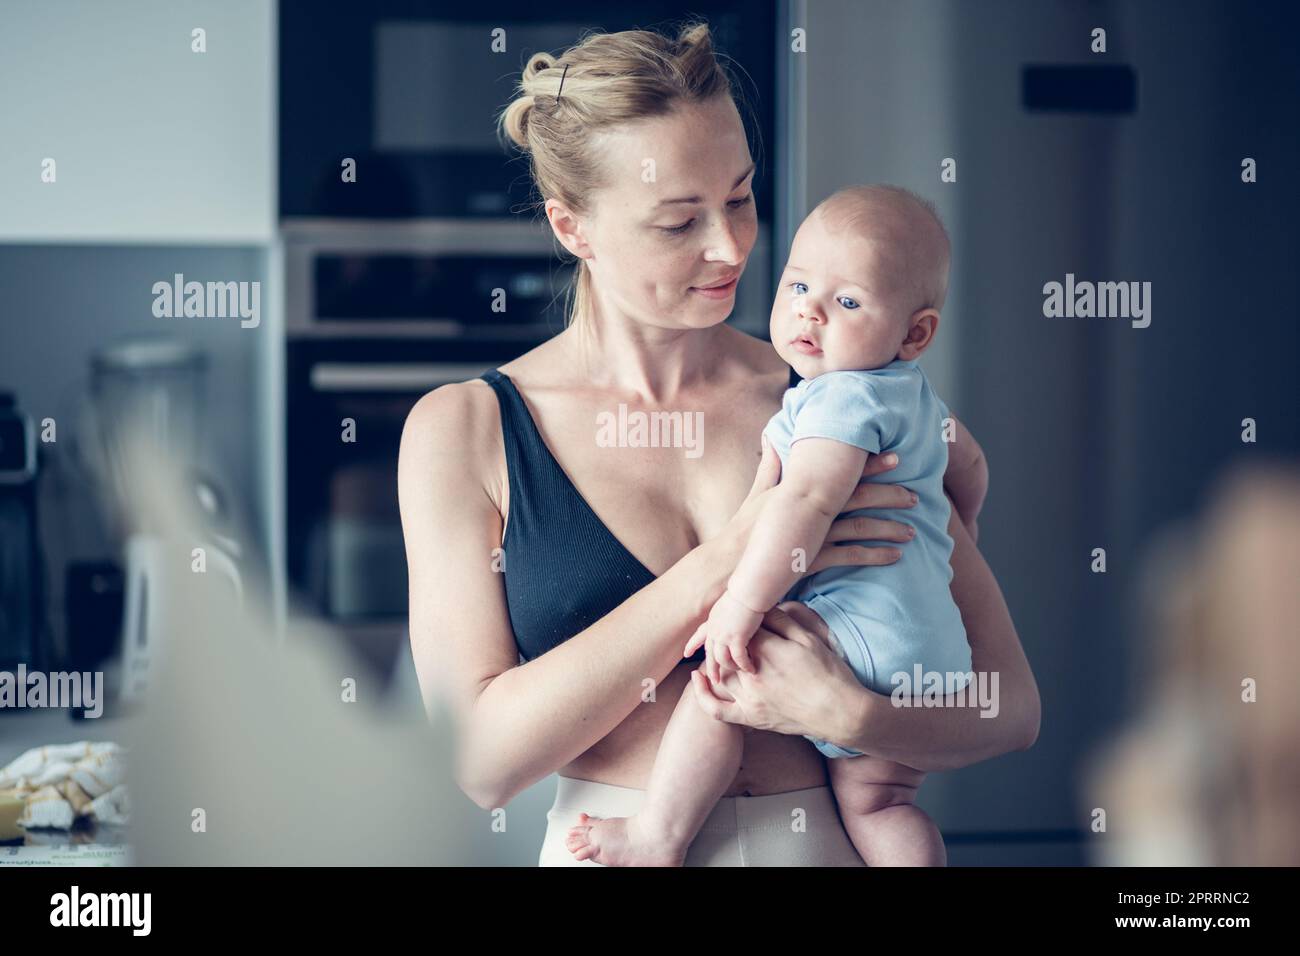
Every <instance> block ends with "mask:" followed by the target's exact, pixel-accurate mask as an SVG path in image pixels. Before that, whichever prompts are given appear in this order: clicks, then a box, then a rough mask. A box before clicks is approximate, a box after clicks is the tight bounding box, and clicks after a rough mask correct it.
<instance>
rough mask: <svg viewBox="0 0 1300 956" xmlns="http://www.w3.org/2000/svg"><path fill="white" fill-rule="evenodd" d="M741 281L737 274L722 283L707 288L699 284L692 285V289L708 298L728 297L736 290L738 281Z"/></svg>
mask: <svg viewBox="0 0 1300 956" xmlns="http://www.w3.org/2000/svg"><path fill="white" fill-rule="evenodd" d="M739 281H740V276H738V275H736V276H732V277H731V279H730V281H728V282H726V283H724V284H722V285H715V286H710V287H708V288H706V289H702V288H700V287H699V286H691V291H692V292H694V293H696V294H697V295H702V296H704V297H705V298H706V299H726V298H729V297H730V296H731V294H732V293H733V292H735V291H736V283H737V282H739Z"/></svg>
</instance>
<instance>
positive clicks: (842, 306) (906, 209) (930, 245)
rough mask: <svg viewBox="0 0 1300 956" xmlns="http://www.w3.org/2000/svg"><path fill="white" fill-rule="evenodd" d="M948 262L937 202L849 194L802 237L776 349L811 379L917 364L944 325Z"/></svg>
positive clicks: (856, 190)
mask: <svg viewBox="0 0 1300 956" xmlns="http://www.w3.org/2000/svg"><path fill="white" fill-rule="evenodd" d="M948 256H949V242H948V233H947V230H945V229H944V227H943V223H942V222H941V221H940V220H939V216H938V215H937V214H936V213H935V211H934V207H933V206H932V205H931V204H930V203H928V202H926V201H925V200H923V199H921V198H920V197H918V196H916V195H915V194H913V193H911V192H908V191H907V190H905V189H901V188H899V187H897V186H850V187H848V188H845V189H841V190H840V191H839V192H837V193H835V194H834V195H833V196H831V197H830V198H829V199H826V200H825V201H824V202H822V204H821V205H819V206H818V207H817V208H816V209H814V210H813V211H812V212H811V213H810V214H809V216H808V218H807V219H805V220H804V221H803V224H802V225H801V226H800V227H799V231H798V232H797V233H796V234H795V237H794V243H793V244H792V245H791V247H790V259H789V261H787V262H786V265H785V272H784V273H782V275H781V285H780V288H779V289H777V294H776V301H775V302H774V303H773V304H772V321H771V329H770V331H771V336H772V344H773V345H774V346H776V350H777V352H778V353H779V354H780V355H781V357H782V358H783V359H785V360H786V362H787V363H788V364H790V365H791V366H793V367H794V370H795V371H796V372H798V373H799V375H800V376H801V377H802V378H814V377H816V376H817V375H820V374H821V373H822V372H834V371H842V370H846V369H859V370H867V369H874V368H883V367H884V366H886V365H888V364H889V363H890V362H892V361H893V360H894V359H896V358H901V359H914V358H916V357H917V356H919V355H920V354H921V353H922V352H924V351H925V350H926V348H928V347H929V345H930V342H931V341H933V339H934V334H935V332H936V330H937V329H938V327H939V310H940V309H942V308H943V303H944V298H945V297H946V296H947V294H948Z"/></svg>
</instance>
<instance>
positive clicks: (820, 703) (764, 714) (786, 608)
mask: <svg viewBox="0 0 1300 956" xmlns="http://www.w3.org/2000/svg"><path fill="white" fill-rule="evenodd" d="M825 633H826V627H825V625H824V624H823V623H822V621H821V619H820V618H819V617H818V616H817V615H816V614H815V613H813V612H812V611H810V610H809V609H808V608H807V607H806V606H805V605H803V604H799V603H798V602H795V601H786V602H784V603H782V604H778V605H777V606H776V607H775V608H773V609H772V610H770V611H768V612H767V614H766V615H765V616H764V618H763V625H762V626H761V627H760V628H759V629H758V632H757V633H756V634H755V635H754V638H753V640H752V641H750V643H749V648H748V650H749V655H750V657H751V658H752V659H753V660H754V661H755V662H756V663H757V665H758V671H757V673H753V674H750V673H748V672H746V671H742V670H733V669H730V668H724V669H723V671H722V677H721V681H720V682H716V683H713V682H710V681H709V679H708V678H707V677H706V676H705V675H704V673H703V668H697V669H695V670H694V671H692V672H691V684H692V686H693V687H694V690H695V698H696V700H697V701H698V703H699V705H700V706H701V707H703V708H704V710H705V712H706V713H708V714H711V715H712V716H713V717H715V718H717V719H718V720H725V721H727V722H728V723H734V724H743V725H745V726H747V727H753V728H754V729H756V730H768V731H772V732H773V733H778V734H808V735H812V736H814V737H822V736H824V735H825V734H826V732H827V728H829V727H832V726H837V718H838V717H839V715H837V713H836V711H837V709H838V705H839V703H840V702H841V701H843V700H844V699H845V698H846V697H852V696H854V695H856V694H861V693H864V692H866V691H865V689H864V688H863V687H862V685H861V684H859V683H858V680H857V678H856V677H854V676H853V671H851V670H850V669H849V667H848V665H847V664H845V663H844V661H843V659H841V658H840V657H839V655H837V654H836V653H835V652H834V651H832V650H831V648H830V645H829V644H827V642H826V638H825V637H824V635H825ZM841 722H842V721H841ZM827 739H830V738H827ZM833 742H837V741H833Z"/></svg>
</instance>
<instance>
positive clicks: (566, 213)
mask: <svg viewBox="0 0 1300 956" xmlns="http://www.w3.org/2000/svg"><path fill="white" fill-rule="evenodd" d="M546 219H547V221H548V222H550V224H551V231H552V232H554V233H555V238H557V239H559V240H560V242H562V243H563V244H564V248H566V249H568V250H569V251H570V252H571V253H573V254H574V255H575V256H577V257H578V258H579V259H590V258H591V246H590V245H589V244H588V243H587V240H586V237H584V236H583V234H582V223H581V222H580V221H579V220H578V217H577V215H576V214H574V212H573V210H571V209H570V208H569V207H568V206H566V205H564V203H562V202H560V201H559V200H558V199H548V200H546Z"/></svg>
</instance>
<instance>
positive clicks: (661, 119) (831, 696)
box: [398, 25, 1038, 865]
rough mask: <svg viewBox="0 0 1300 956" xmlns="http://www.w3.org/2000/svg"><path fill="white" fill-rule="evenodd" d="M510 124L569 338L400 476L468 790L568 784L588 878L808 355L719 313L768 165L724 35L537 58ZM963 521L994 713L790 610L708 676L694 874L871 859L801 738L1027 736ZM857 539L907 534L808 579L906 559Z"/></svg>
mask: <svg viewBox="0 0 1300 956" xmlns="http://www.w3.org/2000/svg"><path fill="white" fill-rule="evenodd" d="M561 84H563V85H562V86H561ZM501 122H502V126H503V128H504V129H505V131H506V133H507V134H508V135H509V136H510V137H511V138H512V139H513V140H514V141H515V142H516V143H517V144H519V145H520V146H521V147H523V148H524V149H526V150H527V151H528V153H529V155H530V159H531V164H532V172H533V177H534V181H535V183H536V185H537V188H538V191H539V192H540V194H541V196H542V197H543V199H544V209H545V213H546V216H547V219H548V221H549V223H550V225H551V228H552V231H553V232H554V234H555V236H556V238H557V239H558V240H559V241H560V242H561V243H563V244H564V247H565V248H566V249H567V250H568V251H569V252H570V253H572V254H573V255H574V256H576V257H577V258H578V276H577V280H576V287H575V295H574V300H573V304H572V311H571V315H570V324H569V326H568V327H567V328H566V329H565V330H564V331H563V332H561V333H560V334H558V335H556V336H555V337H554V338H552V339H551V340H549V341H547V342H546V343H544V344H543V345H540V346H538V347H537V348H535V349H533V350H532V351H530V352H528V353H527V354H525V355H523V356H521V357H520V358H518V359H516V360H515V361H512V362H510V363H508V364H507V365H504V366H502V367H501V369H499V370H497V371H496V372H491V373H488V374H487V375H486V376H484V377H483V378H482V379H479V380H475V381H471V382H463V383H457V384H454V385H447V386H443V387H442V388H439V389H436V390H435V391H433V392H430V393H429V394H428V395H425V396H424V397H423V398H422V399H421V400H420V401H419V402H418V403H417V405H416V406H415V408H414V409H413V410H412V411H411V414H410V416H409V418H408V420H407V423H406V427H405V430H404V432H403V436H402V445H401V454H400V462H399V467H398V472H399V474H398V485H399V496H400V500H401V511H402V523H403V529H404V532H405V536H406V546H407V560H408V565H409V570H410V626H411V645H412V651H413V653H414V658H415V664H416V669H417V672H418V674H419V678H420V684H421V688H422V691H423V693H424V696H425V700H426V704H431V702H432V700H433V699H434V696H435V695H437V696H438V697H439V698H440V699H442V700H444V701H446V702H447V704H448V706H450V707H451V708H452V711H453V713H454V714H455V715H456V717H457V718H458V721H459V726H460V751H459V753H460V756H459V759H458V767H457V780H458V783H459V784H460V786H461V787H462V789H463V790H464V791H465V793H466V794H468V795H469V796H470V797H471V798H472V799H473V800H474V801H475V803H477V804H478V805H479V806H481V807H484V808H493V807H498V806H501V805H503V804H505V803H507V802H509V800H511V799H512V798H513V797H514V796H515V795H516V794H518V793H519V792H520V791H522V790H524V789H525V788H527V787H529V786H531V785H532V784H534V783H536V782H537V781H538V780H541V779H542V778H544V777H546V776H547V775H548V774H551V773H558V774H559V775H560V777H559V787H558V792H557V796H556V801H555V806H554V807H552V809H551V811H550V813H549V814H548V824H549V826H548V829H547V834H546V838H545V840H544V843H543V847H542V851H541V855H540V863H541V864H542V865H571V864H574V863H575V861H574V860H573V858H572V857H571V855H570V854H569V852H568V851H567V850H566V849H565V847H564V845H563V837H564V835H565V833H566V831H567V830H568V828H569V827H570V826H572V825H574V824H575V823H576V822H577V817H578V813H579V811H581V810H585V811H587V812H588V813H590V814H592V815H595V816H605V815H625V814H626V813H628V812H631V811H633V810H635V808H636V804H637V801H638V800H639V798H640V796H641V792H642V788H643V787H644V785H645V781H646V779H647V777H648V775H649V771H650V768H651V766H652V764H653V761H654V757H655V753H656V750H657V748H658V744H659V739H660V737H661V735H662V733H663V730H664V726H665V724H666V723H667V721H668V718H669V717H670V715H671V713H672V709H673V704H674V702H675V701H676V700H677V699H678V698H679V697H680V695H681V693H682V690H683V689H684V687H685V684H686V682H687V681H688V680H691V679H692V672H693V670H694V661H693V660H692V661H683V660H682V659H681V650H682V648H683V647H684V646H685V645H686V642H687V640H688V639H689V638H690V636H691V635H692V634H693V633H694V631H695V629H696V628H697V627H698V626H699V624H700V623H701V622H702V621H703V620H704V619H705V617H706V616H707V613H708V610H709V608H710V607H711V606H712V604H713V602H714V601H715V600H716V599H717V597H718V596H719V594H721V592H722V590H723V587H724V585H725V582H726V580H727V577H728V575H729V574H730V573H731V571H732V570H733V569H734V567H735V563H736V560H737V559H738V558H739V556H740V554H741V551H742V550H743V547H744V544H745V541H746V540H747V536H748V534H749V531H750V528H751V526H752V522H753V520H754V516H755V513H756V510H757V507H758V502H759V499H760V498H761V496H762V494H763V493H764V492H765V491H766V490H768V489H769V488H771V487H773V486H774V484H775V483H776V480H777V478H778V473H779V461H778V460H777V459H776V456H775V454H774V453H773V452H772V451H771V450H770V449H765V450H764V451H763V453H762V458H761V460H760V461H759V463H758V471H757V474H755V456H756V454H757V448H756V445H757V444H758V436H759V435H760V433H761V431H762V427H763V425H764V423H766V421H767V420H768V418H769V417H770V416H771V415H772V414H773V413H774V412H776V411H777V410H778V408H779V407H780V402H781V398H782V394H783V392H784V391H785V389H786V388H787V386H788V385H789V369H788V368H787V367H786V366H785V364H784V363H783V362H782V361H781V360H780V359H779V358H778V357H777V355H776V353H775V352H774V351H773V350H772V348H771V346H770V345H769V344H767V343H765V342H762V341H759V340H757V339H754V338H751V337H750V336H747V335H745V334H743V333H741V332H738V331H736V330H735V329H733V328H731V327H729V326H727V325H725V324H724V320H725V319H726V318H727V316H728V315H729V314H730V312H731V310H732V307H733V305H734V290H735V279H736V278H737V277H738V276H739V275H740V273H741V272H742V271H743V270H744V267H745V262H746V258H747V256H748V255H749V252H750V250H751V248H752V247H753V243H754V239H755V234H756V229H757V220H756V215H755V210H754V201H753V195H752V193H751V191H750V182H751V179H752V177H753V175H754V163H753V160H752V158H751V156H750V153H749V148H748V144H747V140H746V136H745V129H744V126H743V124H742V122H741V119H740V115H739V113H738V111H737V109H736V106H735V103H734V101H733V99H732V95H731V89H730V84H729V82H728V80H727V77H726V74H725V73H724V72H723V71H722V69H721V68H720V67H719V64H718V62H717V60H716V59H715V57H714V53H713V50H712V45H711V40H710V37H709V32H708V28H707V27H706V26H704V25H693V26H689V27H687V28H685V29H683V30H682V32H681V33H680V35H679V36H678V37H677V39H675V40H674V39H670V38H666V37H663V36H660V35H658V34H656V33H650V32H644V31H628V32H624V33H617V34H610V35H594V36H591V37H588V38H587V39H585V40H584V41H583V42H582V43H580V44H579V45H577V46H576V47H574V48H573V49H571V50H569V51H567V52H566V53H565V54H564V55H562V56H561V57H559V58H554V57H552V56H550V55H549V54H537V55H535V56H534V57H532V59H531V60H530V61H529V63H528V65H527V67H526V68H525V70H524V74H523V79H522V82H521V84H520V95H519V96H518V97H517V98H516V99H514V100H513V101H512V102H511V103H510V104H509V106H508V107H507V108H506V110H505V111H504V113H503V114H502V117H501ZM620 405H623V406H626V407H627V409H628V410H630V411H643V412H656V411H658V412H669V413H673V412H676V413H679V414H680V416H681V418H682V420H687V419H689V420H691V421H697V422H702V423H703V424H704V426H705V427H704V428H703V430H702V431H701V433H700V434H699V435H698V436H697V437H698V438H702V439H703V441H702V442H701V444H700V449H699V453H698V454H697V453H695V452H691V453H690V454H686V453H684V450H683V449H682V448H664V447H637V445H644V444H645V443H637V442H631V441H629V442H623V443H620V447H617V448H611V447H602V446H603V445H607V444H608V443H607V442H600V441H598V438H597V435H598V427H597V422H599V421H601V420H602V418H606V417H607V414H606V413H608V414H609V415H617V414H618V412H619V407H620ZM628 445H631V446H633V447H627V446H628ZM889 467H891V465H890V463H888V462H883V461H879V460H873V461H871V462H870V463H869V464H868V466H867V470H866V473H865V474H867V475H873V474H879V473H881V472H883V471H886V470H887V469H888V468H889ZM910 503H911V495H910V493H909V492H908V491H907V490H906V489H904V488H901V487H897V486H892V485H887V484H879V483H863V484H862V485H860V486H859V488H858V491H857V492H856V493H855V495H854V497H853V498H852V499H850V501H849V504H848V506H847V507H848V508H850V509H853V508H866V507H872V508H906V507H908V506H909V505H910ZM900 517H903V518H905V513H904V512H900ZM974 519H975V515H974V514H965V515H959V513H958V511H957V509H956V508H954V511H953V522H952V526H951V528H950V531H951V533H952V535H953V538H954V541H955V547H954V551H953V555H952V565H953V571H954V578H953V582H952V590H953V594H954V597H955V598H956V600H957V603H958V606H959V607H960V608H961V611H962V617H963V621H964V623H965V625H966V629H967V632H968V635H969V638H970V643H971V649H972V654H973V658H974V666H975V669H976V670H977V671H998V672H999V675H1000V686H1001V688H1002V690H1003V691H1004V693H1003V700H1002V701H1001V707H1000V713H999V716H998V717H997V718H996V719H992V720H989V719H981V718H980V714H979V713H978V711H976V710H974V709H972V708H963V707H956V706H954V707H943V708H929V709H909V710H903V709H898V708H894V707H892V706H891V704H890V700H889V698H888V697H885V696H883V695H879V694H875V693H872V692H870V691H868V690H866V689H865V688H863V687H862V686H861V685H860V684H859V683H858V682H857V681H856V680H855V679H854V677H853V675H852V673H851V672H850V671H849V669H848V668H847V666H846V665H845V664H844V663H843V662H842V661H841V660H840V659H839V657H838V656H836V655H835V654H834V652H833V651H832V650H831V649H830V647H829V646H828V644H827V643H826V642H825V640H824V633H825V629H824V625H822V624H821V622H820V620H819V619H818V618H817V617H816V615H812V614H810V613H809V612H807V611H806V609H805V608H803V607H802V606H801V605H783V607H784V608H787V609H788V611H787V610H782V609H780V608H778V609H775V610H773V611H772V612H770V613H769V614H768V615H767V618H766V620H765V622H764V629H763V630H761V631H760V632H759V634H758V635H757V636H756V638H755V640H754V642H753V644H751V648H752V650H753V653H754V655H755V656H756V657H757V659H758V662H759V664H758V667H759V673H757V674H753V675H750V674H743V673H733V674H728V675H726V677H725V678H724V679H723V680H722V683H721V684H720V685H712V684H710V683H709V682H708V681H707V680H706V679H705V678H704V677H703V676H702V675H701V676H699V677H697V678H696V687H695V689H696V693H697V696H698V698H699V700H700V703H701V706H704V707H706V708H708V709H710V710H711V712H713V713H715V715H716V716H718V717H719V718H720V719H724V720H729V721H733V722H737V723H741V724H744V725H746V726H747V727H748V728H750V730H751V732H750V733H748V734H747V737H746V743H745V750H744V757H743V760H742V765H741V769H740V772H739V773H738V774H737V776H736V779H735V781H734V783H733V785H732V786H731V788H730V789H729V790H728V791H727V795H726V797H725V798H724V799H723V800H722V801H720V802H719V804H718V807H717V808H716V809H715V811H714V813H713V815H712V816H711V817H710V819H709V821H708V822H707V823H706V825H705V828H704V831H703V832H702V833H701V834H700V836H699V837H698V838H697V839H696V841H695V843H694V844H693V845H692V848H691V851H690V854H689V855H688V857H687V861H686V862H687V865H725V864H730V863H738V862H742V863H747V864H751V865H762V864H765V863H784V864H790V863H801V864H809V865H826V864H830V865H862V864H861V861H860V860H859V859H858V858H857V855H856V854H855V853H854V851H853V848H852V846H851V844H850V843H849V841H848V838H847V836H846V834H845V833H844V830H843V827H842V825H841V824H840V822H839V818H838V815H837V813H836V810H835V804H834V801H833V799H832V797H831V795H830V790H829V788H828V786H827V777H826V769H825V766H824V763H823V759H822V757H821V755H820V754H819V753H818V752H817V751H816V750H815V749H814V748H813V746H812V744H811V743H810V742H809V741H807V740H805V739H804V738H803V736H801V735H803V734H810V735H813V736H816V737H818V738H821V739H826V740H832V741H835V742H836V743H840V744H841V745H843V746H848V747H853V748H855V749H858V750H862V751H864V752H867V753H872V754H879V755H881V756H884V757H887V758H889V759H891V760H894V761H897V762H899V763H904V764H907V765H908V766H910V767H914V768H916V769H917V771H918V772H919V771H931V770H942V769H949V768H953V767H960V766H964V765H967V764H970V763H974V762H977V761H979V760H984V759H987V758H988V757H992V756H995V755H997V754H1001V753H1006V752H1008V751H1010V750H1014V749H1020V748H1024V747H1027V746H1029V745H1030V744H1031V743H1032V742H1033V740H1034V739H1035V738H1036V736H1037V732H1038V693H1037V689H1036V687H1035V685H1034V680H1033V676H1032V674H1031V673H1030V670H1029V666H1028V663H1027V662H1026V660H1025V657H1024V654H1023V652H1022V650H1021V647H1020V644H1019V640H1018V638H1017V636H1016V633H1015V629H1014V627H1013V625H1012V623H1011V619H1010V616H1009V614H1008V612H1007V608H1006V605H1005V603H1004V602H1003V600H1002V595H1001V593H1000V592H999V590H998V586H997V583H996V582H995V581H994V579H993V577H992V575H991V573H990V572H989V570H988V568H987V566H986V565H985V564H984V562H983V560H982V559H981V558H980V556H979V554H978V552H977V551H976V550H975V546H974V542H973V539H972V536H971V534H970V533H969V532H968V531H967V528H966V526H965V525H963V523H962V522H963V520H964V521H966V522H968V523H969V524H970V525H971V527H972V528H973V527H974ZM860 540H873V541H884V542H890V541H892V542H899V543H900V547H907V544H906V543H905V542H906V541H907V540H908V528H907V526H906V525H905V524H904V523H903V522H901V521H885V520H875V519H865V520H862V519H860V520H848V519H843V520H841V521H839V522H837V523H836V525H835V526H834V527H833V528H832V534H831V537H830V538H829V539H828V545H827V546H826V547H825V548H824V549H823V550H822V552H821V553H820V554H819V555H818V556H817V557H816V559H815V560H814V562H813V563H812V564H811V565H810V567H809V573H812V572H813V571H816V570H820V569H821V568H822V567H825V566H828V565H833V564H879V563H884V562H888V561H893V560H897V558H898V556H899V552H898V551H897V549H893V548H888V547H876V548H864V547H859V546H844V545H842V544H839V545H837V544H836V542H846V541H860ZM919 777H920V773H918V779H919ZM579 865H594V864H590V863H586V864H579Z"/></svg>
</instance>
